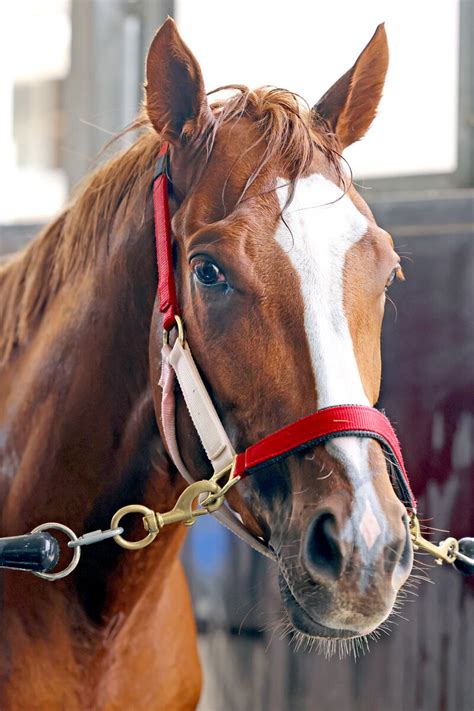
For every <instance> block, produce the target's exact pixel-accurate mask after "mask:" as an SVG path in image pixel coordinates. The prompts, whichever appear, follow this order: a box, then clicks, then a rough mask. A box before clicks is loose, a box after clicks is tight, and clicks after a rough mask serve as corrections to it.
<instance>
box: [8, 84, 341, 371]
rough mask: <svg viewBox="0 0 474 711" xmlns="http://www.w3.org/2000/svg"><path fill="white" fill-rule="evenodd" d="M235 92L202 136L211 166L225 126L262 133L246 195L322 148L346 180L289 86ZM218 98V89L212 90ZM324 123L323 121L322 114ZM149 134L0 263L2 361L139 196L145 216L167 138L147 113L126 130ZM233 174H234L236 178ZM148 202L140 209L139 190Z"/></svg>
mask: <svg viewBox="0 0 474 711" xmlns="http://www.w3.org/2000/svg"><path fill="white" fill-rule="evenodd" d="M221 90H226V91H229V90H230V91H231V92H232V94H231V96H230V97H227V98H224V99H222V98H218V99H217V100H215V101H214V102H213V103H212V104H211V109H212V111H213V114H214V117H215V120H214V122H213V123H212V125H211V127H210V130H209V131H208V132H207V134H206V135H205V136H204V137H203V138H202V140H201V145H200V146H199V148H201V149H202V150H203V153H204V161H201V164H202V165H203V166H205V165H206V163H207V160H208V159H209V157H210V154H211V152H212V149H213V146H214V141H215V137H216V134H217V131H218V129H219V128H220V127H221V126H223V125H225V124H229V123H233V122H236V121H238V120H239V119H241V118H244V117H246V118H249V119H251V120H252V121H253V122H255V124H256V126H257V129H258V135H259V137H258V139H257V141H256V143H254V145H252V146H250V147H249V148H248V149H247V151H249V150H252V148H254V147H255V146H256V145H259V144H262V145H263V146H264V150H263V152H262V158H261V160H260V162H259V164H258V165H257V166H256V168H255V170H254V172H253V173H252V175H251V176H250V177H249V179H248V181H247V184H246V186H245V188H244V190H243V193H242V195H241V198H240V199H242V198H243V197H244V195H245V192H246V191H247V189H248V187H250V185H251V184H252V183H253V182H254V180H255V179H256V177H257V176H258V175H259V174H260V173H261V172H262V170H263V169H264V168H265V166H266V165H268V164H271V162H272V160H274V159H275V158H277V157H278V158H279V159H280V160H281V159H283V160H284V161H285V164H286V165H287V167H288V174H289V177H290V179H291V182H292V183H293V184H294V182H295V181H296V180H297V179H298V178H299V177H300V176H302V175H303V174H304V173H305V172H306V171H307V170H308V169H309V167H310V165H311V163H312V160H313V157H314V153H315V151H317V150H318V151H322V152H323V153H324V154H325V155H326V157H327V158H328V160H329V161H330V163H331V165H332V166H333V167H334V169H335V171H336V173H337V175H338V176H339V177H340V178H341V179H342V175H341V167H340V165H341V164H340V155H339V153H338V152H337V146H336V145H335V141H334V138H333V136H332V135H331V134H330V133H329V131H328V128H327V126H326V125H325V124H324V123H323V122H322V121H321V120H315V116H314V114H312V112H311V111H310V109H309V107H308V106H307V105H305V104H304V102H303V101H302V100H301V98H300V97H299V96H297V95H296V94H293V93H291V92H289V91H286V90H284V89H277V88H273V87H262V88H260V89H256V90H250V89H248V88H247V87H244V86H240V85H229V86H225V87H221V88H220V89H217V90H216V91H221ZM211 93H212V94H213V93H215V92H211ZM316 119H317V117H316ZM137 129H138V130H140V131H141V135H139V137H138V138H137V140H136V141H135V142H134V143H133V144H132V145H131V146H129V147H128V148H126V149H125V150H123V151H121V152H120V153H117V154H116V155H115V156H113V157H112V158H111V159H110V160H108V161H107V162H106V163H104V164H103V165H101V166H99V167H98V168H97V169H96V170H95V171H94V172H93V173H92V174H91V175H90V176H87V177H86V178H85V179H84V180H83V181H82V182H81V183H80V185H79V187H78V188H77V189H76V190H75V191H74V193H73V195H72V198H71V201H70V203H69V205H67V206H66V208H65V209H64V211H63V212H62V213H61V214H60V215H59V216H58V217H57V218H56V219H55V220H54V221H53V222H52V223H51V224H50V225H48V226H47V227H45V228H44V229H43V230H42V231H41V232H40V233H39V234H38V236H37V237H36V238H35V239H34V240H33V241H32V242H30V243H29V245H27V247H26V248H25V249H24V250H23V251H22V252H20V253H18V254H16V255H13V257H11V258H9V259H7V261H6V262H4V263H3V264H1V263H0V303H1V304H2V308H1V310H0V364H2V363H4V362H5V361H7V360H8V358H9V357H10V356H11V354H12V353H13V351H14V350H15V349H16V348H17V347H20V346H21V345H23V344H24V343H25V342H26V341H27V339H28V336H29V334H30V332H31V329H32V328H33V326H34V325H35V324H37V323H38V322H39V320H40V319H41V317H42V315H43V313H44V312H45V310H46V308H47V305H48V303H49V301H50V300H51V298H52V296H54V295H55V294H56V293H57V291H58V290H59V288H60V287H61V285H62V284H63V283H64V281H65V280H66V279H68V280H71V279H72V278H74V276H75V275H77V274H78V273H81V272H83V271H84V270H86V269H88V268H89V267H90V266H91V265H93V264H94V261H95V260H96V258H97V256H98V252H99V250H103V249H104V241H105V247H106V248H108V239H109V236H110V226H111V225H112V223H113V219H114V216H115V215H116V213H117V210H118V208H119V207H120V206H121V205H122V206H123V203H124V201H126V205H125V208H126V207H127V204H128V201H129V199H130V197H131V196H132V194H133V196H134V205H133V207H134V212H135V213H136V214H137V215H138V214H139V211H140V210H141V214H143V215H144V212H145V204H144V203H145V200H146V198H147V196H148V194H149V188H150V186H151V179H152V173H153V167H154V164H155V161H156V158H157V156H158V152H159V148H160V144H161V141H160V137H159V136H157V134H156V132H155V131H154V130H153V129H152V128H151V125H150V123H149V121H148V119H147V118H146V116H145V114H144V113H143V114H142V115H141V116H139V117H138V118H137V120H136V121H135V122H134V123H133V124H132V125H131V126H130V127H128V128H127V129H125V131H123V132H122V133H120V134H119V135H118V136H117V137H115V138H114V139H113V140H112V141H111V142H110V143H109V144H107V145H108V146H109V145H111V144H112V143H114V141H115V140H117V138H120V137H122V136H123V135H124V134H125V133H127V132H128V131H131V130H137ZM229 177H230V176H229ZM139 185H140V186H142V187H144V188H145V189H142V191H141V195H142V201H143V202H142V204H140V205H137V204H136V199H137V190H136V188H137V187H138V186H139Z"/></svg>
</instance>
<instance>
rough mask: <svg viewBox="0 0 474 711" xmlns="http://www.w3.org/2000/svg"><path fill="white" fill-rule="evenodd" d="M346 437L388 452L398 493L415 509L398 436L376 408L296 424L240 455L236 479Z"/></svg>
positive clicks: (331, 412)
mask: <svg viewBox="0 0 474 711" xmlns="http://www.w3.org/2000/svg"><path fill="white" fill-rule="evenodd" d="M344 435H346V436H348V435H354V436H358V437H371V438H373V439H376V440H378V441H379V442H380V443H381V444H382V445H383V446H384V447H385V448H387V449H388V452H389V454H390V455H391V460H392V462H393V465H394V471H395V473H396V481H395V482H394V484H395V485H396V486H397V487H398V491H397V493H398V495H399V497H400V499H401V500H402V501H403V502H404V503H405V504H406V505H408V506H410V508H412V509H413V510H415V509H416V501H415V497H414V496H413V493H412V490H411V488H410V484H409V482H408V476H407V473H406V470H405V464H404V462H403V456H402V452H401V449H400V444H399V442H398V439H397V435H396V434H395V431H394V429H393V427H392V425H391V424H390V421H389V420H388V419H387V418H386V417H385V415H383V414H382V413H381V412H380V411H379V410H375V409H374V408H372V407H363V406H358V405H338V406H336V407H327V408H325V409H323V410H318V412H315V413H314V414H312V415H308V417H303V418H302V419H301V420H297V421H296V422H292V423H291V424H290V425H288V426H287V427H283V428H282V429H281V430H278V431H277V432H273V433H272V434H270V435H268V437H265V438H264V439H261V440H260V441H259V442H257V443H256V444H254V445H252V446H251V447H249V448H248V449H246V450H245V452H242V453H241V454H238V455H237V460H236V465H235V469H234V472H233V476H240V477H242V478H244V477H245V476H248V475H249V474H251V473H252V472H255V471H257V470H258V469H260V468H262V467H264V466H266V465H268V464H270V463H272V462H277V461H280V460H281V459H284V458H285V457H288V456H290V455H291V454H294V453H295V452H298V451H300V450H302V449H305V448H307V447H310V446H312V445H316V444H321V443H323V442H325V441H327V440H329V439H331V438H332V437H337V436H344Z"/></svg>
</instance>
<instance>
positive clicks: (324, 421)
mask: <svg viewBox="0 0 474 711" xmlns="http://www.w3.org/2000/svg"><path fill="white" fill-rule="evenodd" d="M167 155H168V145H167V144H163V146H162V147H161V150H160V153H159V158H158V162H157V166H156V170H155V174H154V178H153V179H154V184H153V204H154V215H155V238H156V253H157V259H158V296H159V302H160V311H161V313H162V314H163V328H164V330H165V331H169V330H170V329H171V328H172V327H173V326H174V325H175V324H176V317H177V316H179V307H178V301H177V297H176V286H175V280H174V272H173V260H172V249H171V223H170V217H169V207H168V176H167V172H166V169H167ZM342 436H355V437H369V438H371V439H376V440H377V441H378V442H380V444H381V445H382V447H383V448H384V450H386V452H387V453H388V455H389V460H390V464H391V465H392V466H391V467H390V468H391V474H392V484H393V486H394V489H395V492H396V494H397V496H398V497H399V498H400V500H401V501H402V502H403V504H404V505H405V506H406V507H407V509H409V510H410V511H413V512H415V511H416V501H415V497H414V496H413V493H412V490H411V487H410V483H409V481H408V476H407V473H406V470H405V464H404V462H403V457H402V453H401V449H400V444H399V442H398V439H397V436H396V434H395V431H394V429H393V427H392V425H391V424H390V421H389V420H388V419H387V417H385V415H384V414H382V413H381V412H380V411H379V410H376V409H375V408H373V407H365V406H359V405H336V406H335V407H327V408H324V409H322V410H318V411H317V412H315V413H314V414H312V415H309V416H308V417H304V418H302V419H301V420H297V421H296V422H292V423H291V424H290V425H287V426H286V427H283V428H282V429H280V430H278V431H277V432H273V433H272V434H270V435H268V436H267V437H264V438H263V439H261V440H260V441H259V442H257V443H256V444H253V445H252V446H250V447H248V448H247V449H246V450H245V451H244V452H242V453H240V454H238V455H237V458H236V462H235V467H234V469H233V471H232V474H231V476H232V477H240V478H244V477H245V476H248V475H249V474H252V473H253V472H255V471H258V470H259V469H262V468H263V467H265V466H267V465H269V464H271V463H275V462H278V461H280V460H282V459H285V458H286V457H289V456H290V455H291V454H294V453H295V452H299V451H301V450H303V449H306V448H308V447H311V446H314V445H317V444H322V443H324V442H327V441H329V440H330V439H333V438H335V437H342Z"/></svg>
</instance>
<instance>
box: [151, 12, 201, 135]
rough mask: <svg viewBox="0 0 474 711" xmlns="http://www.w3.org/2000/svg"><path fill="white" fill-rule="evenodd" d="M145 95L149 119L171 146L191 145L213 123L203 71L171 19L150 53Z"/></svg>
mask: <svg viewBox="0 0 474 711" xmlns="http://www.w3.org/2000/svg"><path fill="white" fill-rule="evenodd" d="M145 95H146V111H147V114H148V118H149V119H150V121H151V123H152V125H153V127H154V128H155V130H156V131H157V132H158V133H159V134H160V136H161V138H162V139H163V140H165V141H168V142H169V143H173V144H175V145H178V144H181V143H187V142H189V141H191V140H192V139H193V138H194V137H197V136H199V135H200V134H202V133H203V131H204V130H205V129H206V128H207V127H208V126H209V124H210V123H211V122H212V113H211V110H210V108H209V104H208V102H207V97H206V91H205V88H204V81H203V78H202V74H201V68H200V66H199V64H198V62H197V60H196V58H195V57H194V55H193V54H192V52H191V51H190V49H189V48H188V47H187V46H186V45H185V44H184V42H183V40H182V39H181V37H180V35H179V32H178V30H177V28H176V24H175V22H174V20H172V19H171V17H168V19H167V20H166V21H165V22H164V23H163V24H162V25H161V27H160V29H159V30H158V32H157V33H156V35H155V37H154V38H153V41H152V43H151V46H150V49H149V50H148V56H147V59H146V84H145Z"/></svg>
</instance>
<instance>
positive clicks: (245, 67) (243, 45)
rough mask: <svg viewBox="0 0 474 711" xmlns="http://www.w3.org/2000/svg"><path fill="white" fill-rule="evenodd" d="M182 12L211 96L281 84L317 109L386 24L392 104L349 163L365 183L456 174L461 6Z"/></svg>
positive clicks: (297, 2)
mask: <svg viewBox="0 0 474 711" xmlns="http://www.w3.org/2000/svg"><path fill="white" fill-rule="evenodd" d="M176 7H177V19H178V24H179V27H180V30H181V32H182V34H183V36H184V39H185V40H186V41H187V43H188V44H189V45H190V47H191V49H192V50H193V52H194V53H195V55H196V57H197V58H198V60H199V62H200V63H201V66H202V69H203V72H204V78H205V81H206V85H207V88H208V89H213V88H215V87H217V86H219V85H221V84H230V83H243V84H247V85H248V86H250V87H254V86H260V85H262V84H273V85H276V86H282V87H285V88H287V89H290V90H292V91H296V92H298V93H299V94H301V95H302V96H303V97H304V98H305V99H306V100H307V101H308V102H310V103H315V102H316V101H317V100H318V98H319V97H320V96H321V95H322V94H323V93H324V92H325V91H326V90H327V89H328V88H329V86H330V85H331V84H332V83H333V82H334V81H336V80H337V79H338V78H339V77H340V76H341V75H342V74H343V73H344V72H345V71H346V70H347V69H349V67H350V66H352V64H353V63H354V61H355V59H356V57H357V56H358V54H359V52H360V51H361V50H362V49H363V47H364V46H365V44H366V43H367V42H368V40H369V39H370V37H371V35H372V33H373V32H374V30H375V27H376V26H377V24H378V23H379V22H383V21H385V23H386V29H387V34H388V38H389V45H390V55H391V61H390V69H389V74H388V77H387V83H386V88H385V94H384V98H383V99H382V103H381V105H380V110H379V115H378V117H377V119H376V121H375V122H374V124H373V126H372V128H371V130H370V132H369V134H368V136H367V139H366V140H364V141H362V142H361V143H360V144H358V145H356V146H353V147H351V148H349V149H348V150H347V152H346V157H347V158H348V160H349V161H350V163H351V165H352V167H353V169H354V171H355V173H356V175H358V176H393V175H408V174H423V173H449V172H453V171H454V170H455V169H456V153H457V103H458V99H457V95H458V15H459V0H444V1H443V2H433V0H358V1H357V2H348V1H347V0H331V2H324V3H322V2H308V1H307V0H291V2H288V0H271V2H270V1H268V0H265V1H264V2H256V0H239V2H235V3H229V2H222V1H221V0H199V2H196V0H177V2H176Z"/></svg>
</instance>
